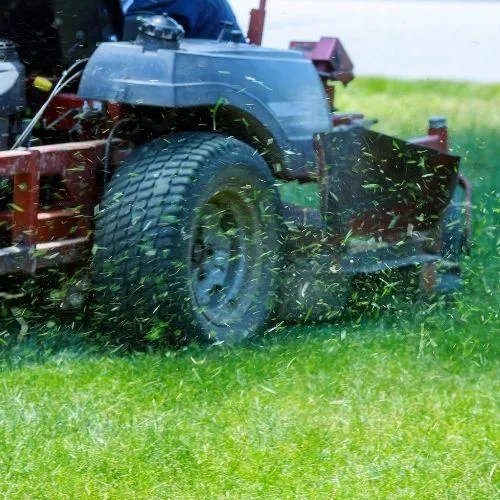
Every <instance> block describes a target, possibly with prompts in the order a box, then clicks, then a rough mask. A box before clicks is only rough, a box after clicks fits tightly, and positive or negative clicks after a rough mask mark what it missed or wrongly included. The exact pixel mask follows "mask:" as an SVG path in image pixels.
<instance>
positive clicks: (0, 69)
mask: <svg viewBox="0 0 500 500" xmlns="http://www.w3.org/2000/svg"><path fill="white" fill-rule="evenodd" d="M4 53H6V50H4ZM4 55H5V54H4ZM24 73H25V71H24V66H23V64H22V63H21V62H20V61H19V59H18V57H17V54H16V53H15V51H14V49H13V50H12V54H9V57H6V56H5V58H0V151H1V150H5V149H6V148H7V144H8V134H9V117H10V116H11V115H14V114H15V113H17V112H18V111H20V110H21V109H22V108H23V107H24V105H25V96H24V78H25V74H24Z"/></svg>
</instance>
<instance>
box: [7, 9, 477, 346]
mask: <svg viewBox="0 0 500 500" xmlns="http://www.w3.org/2000/svg"><path fill="white" fill-rule="evenodd" d="M0 15H1V17H0V36H1V37H2V39H1V40H0V150H1V151H0V195H1V196H0V198H1V199H0V244H1V248H0V273H1V274H2V275H4V276H5V277H9V276H15V275H24V276H32V275H35V274H37V273H38V272H40V270H42V269H44V268H60V269H61V270H74V269H79V270H80V271H82V270H83V271H84V272H85V273H87V274H88V276H89V280H90V281H91V283H92V293H89V297H88V300H92V303H93V305H94V307H93V309H94V310H95V314H96V317H98V319H99V321H101V322H103V323H104V325H105V327H108V328H112V329H113V330H115V331H119V332H128V333H127V334H128V335H132V336H137V337H140V338H144V337H145V336H147V335H148V332H150V331H151V330H152V329H155V328H156V329H158V327H159V328H160V329H161V331H162V332H164V333H165V334H171V335H176V336H181V337H184V338H189V339H204V340H210V341H218V342H238V341H241V340H243V339H245V338H247V337H249V336H252V335H255V334H257V333H259V332H262V331H264V330H265V329H266V328H267V327H268V326H269V324H270V322H271V323H273V322H274V323H276V322H282V321H287V322H289V321H291V322H293V321H306V320H308V319H314V320H316V321H328V320H330V319H331V318H332V317H334V316H335V314H338V312H339V311H341V310H342V309H343V308H344V307H345V305H346V303H347V301H348V300H349V297H350V290H351V285H352V281H353V279H354V278H355V277H359V276H367V275H371V274H376V273H380V272H384V271H386V270H388V269H409V268H412V269H415V270H416V272H417V273H418V276H419V283H420V288H421V290H422V291H423V292H425V293H429V294H433V293H441V292H442V293H451V292H454V291H456V290H457V289H459V287H460V286H461V277H460V257H461V253H462V252H463V251H465V249H466V248H467V244H468V241H469V237H470V217H471V214H470V207H471V204H470V196H471V192H470V187H469V184H468V183H467V181H466V179H465V178H464V177H463V176H462V175H461V174H460V172H459V163H460V159H459V158H458V157H456V156H453V155H451V154H449V151H448V130H447V124H446V120H445V119H443V118H432V119H431V120H430V124H429V131H428V135H427V136H425V137H421V138H416V139H412V140H409V141H405V140H401V139H397V138H393V137H389V136H386V135H384V134H381V133H378V132H375V131H373V130H371V127H372V125H373V124H374V120H368V119H366V118H365V117H364V116H363V115H362V114H360V113H340V112H338V110H337V109H336V107H335V92H334V89H335V84H344V85H347V84H348V83H349V82H350V81H351V80H352V79H353V78H354V74H353V65H352V62H351V60H350V59H349V56H348V54H347V52H346V50H345V49H344V47H343V45H342V43H341V42H340V40H338V39H337V38H332V37H324V38H321V40H320V41H319V42H305V41H296V42H292V43H291V44H290V50H275V49H269V48H263V47H262V46H261V42H262V34H263V29H264V23H265V15H266V1H265V0H261V2H260V7H259V8H257V9H254V10H253V11H252V14H251V22H250V29H249V32H248V37H247V40H246V41H247V42H248V43H243V41H242V39H244V37H242V34H241V33H240V32H239V31H236V30H233V29H232V27H231V26H229V25H228V23H227V22H224V20H221V21H222V23H221V36H220V37H219V39H218V40H195V39H187V38H185V37H184V29H183V27H182V25H180V24H179V23H178V22H177V21H176V20H175V19H174V18H172V17H169V16H168V14H164V15H155V14H150V13H149V14H148V13H143V14H141V15H137V14H134V16H128V17H123V15H122V13H121V10H120V8H119V3H118V2H116V4H115V3H114V2H109V1H108V2H102V1H99V0H95V1H88V2H79V1H76V0H51V1H43V2H42V1H39V0H33V1H26V0H16V1H12V2H10V3H9V5H8V6H5V7H1V9H0ZM292 185H293V186H297V185H298V187H296V190H298V191H299V192H300V190H301V189H308V190H310V188H311V186H312V187H313V191H314V192H315V193H316V194H317V197H316V200H317V203H316V205H315V206H308V207H306V206H304V205H301V204H297V203H295V204H294V203H293V200H291V199H289V197H288V198H287V195H286V193H287V189H286V188H287V187H289V186H292ZM460 190H462V191H463V192H464V193H465V202H464V203H459V202H458V201H457V200H458V194H459V191H460ZM462 198H463V196H461V199H462ZM462 208H463V210H462ZM68 272H69V271H68Z"/></svg>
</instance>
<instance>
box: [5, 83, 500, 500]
mask: <svg viewBox="0 0 500 500" xmlns="http://www.w3.org/2000/svg"><path fill="white" fill-rule="evenodd" d="M339 103H340V104H341V107H342V108H343V109H354V110H362V111H364V112H365V113H366V114H367V115H368V116H377V117H379V118H380V121H381V124H380V126H379V127H378V128H379V130H382V131H384V132H387V133H393V134H398V135H401V136H403V137H408V136H410V135H414V134H415V133H416V134H417V135H418V134H423V133H424V132H425V128H426V121H427V117H428V116H430V115H432V114H444V115H447V116H448V117H449V119H450V127H451V131H452V139H453V147H454V151H455V152H456V153H457V154H460V155H462V156H463V157H464V170H465V171H466V173H467V175H468V176H469V177H470V179H471V180H472V181H473V185H474V188H475V192H476V195H475V230H476V235H475V238H476V244H475V246H474V250H473V257H472V258H470V259H467V260H466V262H465V267H466V271H465V277H466V281H467V288H466V292H465V293H464V294H463V296H461V297H459V298H458V300H457V302H456V303H455V304H453V305H444V304H440V303H434V304H433V303H412V302H407V301H404V300H403V299H404V297H403V295H404V294H400V295H396V296H392V295H390V294H387V291H388V290H390V287H384V286H380V285H379V286H377V287H376V289H374V290H373V293H368V291H367V290H366V289H365V290H361V291H359V293H358V296H357V305H356V306H355V307H354V306H353V307H352V308H351V311H350V313H349V314H346V315H345V317H344V318H343V319H342V321H339V322H338V323H337V324H334V325H330V326H316V327H294V328H290V329H287V330H280V331H277V332H274V333H273V334H272V335H269V336H268V337H266V338H263V339H259V340H257V341H254V342H253V343H251V344H249V345H245V346H241V347H238V348H232V349H228V348H221V347H210V348H205V349H201V348H198V347H189V348H185V349H182V350H177V351H176V350H166V349H164V348H163V349H160V348H158V349H153V350H152V351H151V352H136V353H133V354H130V353H128V354H127V353H124V352H122V351H120V350H119V349H113V348H111V347H106V346H103V345H102V343H100V342H99V340H98V338H97V337H98V335H97V334H95V332H93V333H90V334H89V333H88V332H85V331H83V330H82V327H77V326H76V325H73V324H72V323H71V322H68V321H66V322H62V321H58V320H56V319H53V318H52V317H47V315H44V314H42V313H41V312H39V311H33V310H31V309H30V308H24V307H20V308H18V309H17V310H14V312H12V311H11V310H10V306H9V305H7V303H5V304H3V305H2V310H1V311H0V312H1V313H2V314H3V316H4V319H3V320H2V321H3V324H4V325H5V326H4V328H1V327H0V332H1V331H2V330H4V331H3V333H2V338H3V339H4V342H5V346H4V352H3V354H2V355H1V356H0V370H1V378H0V494H3V495H5V496H6V497H8V498H82V497H83V498H85V497H90V498H134V499H135V498H145V499H146V498H147V499H149V498H172V497H174V498H193V497H196V498H214V497H215V498H221V497H236V498H239V497H243V498H261V497H272V498H288V497H301V498H302V497H304V498H325V497H332V496H336V497H339V498H350V497H355V498H370V499H371V498H460V499H462V498H480V499H483V498H484V499H486V498H494V497H495V496H497V495H498V489H497V488H496V487H497V486H498V479H499V471H498V469H497V468H496V464H497V463H498V454H497V452H498V449H497V446H498V444H499V425H498V424H499V422H498V416H497V415H498V410H499V405H498V399H497V396H498V390H499V385H500V384H499V358H498V355H499V347H500V345H499V330H500V328H499V318H498V311H499V309H500V307H499V299H498V297H499V296H500V293H499V292H500V290H499V275H500V265H499V260H498V247H497V244H498V230H497V227H496V226H498V222H499V216H498V214H499V204H498V186H499V174H498V171H499V166H500V141H499V140H498V137H499V135H498V134H499V133H498V130H500V86H480V85H468V84H454V83H444V82H441V83H435V82H421V83H413V82H397V81H386V80H382V79H360V80H358V81H356V82H355V83H354V84H353V85H352V86H351V87H349V89H348V90H347V91H344V90H341V91H340V92H339ZM366 288H368V289H369V288H370V287H366ZM12 315H13V316H15V317H17V320H12V319H9V316H12ZM13 326H16V328H17V330H19V329H20V328H21V330H22V333H23V335H22V336H21V337H18V338H16V337H15V335H13V333H12V328H13Z"/></svg>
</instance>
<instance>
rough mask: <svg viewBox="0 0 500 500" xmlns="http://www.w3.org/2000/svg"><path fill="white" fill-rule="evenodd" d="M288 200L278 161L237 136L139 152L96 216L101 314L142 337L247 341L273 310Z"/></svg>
mask: <svg viewBox="0 0 500 500" xmlns="http://www.w3.org/2000/svg"><path fill="white" fill-rule="evenodd" d="M279 236H280V218H279V198H278V194H277V191H276V188H275V187H274V179H273V176H272V174H271V172H270V169H269V167H268V165H267V164H266V163H265V161H264V160H263V159H262V158H261V157H260V156H259V155H258V153H256V152H255V151H254V150H253V149H252V148H250V147H249V146H247V145H246V144H243V143H241V142H239V141H237V140H236V139H233V138H228V137H223V136H220V135H216V134H210V133H197V132H193V133H182V134H175V135H173V136H169V137H167V138H163V139H158V140H155V141H153V142H151V143H149V144H147V145H145V146H143V147H141V148H139V149H138V150H137V151H136V152H134V153H133V154H132V156H131V157H130V158H129V160H128V161H127V163H126V164H125V165H124V166H122V167H121V168H120V169H119V170H118V171H117V172H116V173H115V175H114V176H113V178H112V180H111V182H110V184H109V186H108V188H107V190H106V193H105V195H104V198H103V201H102V204H101V207H100V214H99V216H98V219H97V223H96V234H95V243H96V246H95V249H96V252H95V255H94V259H93V279H94V284H95V293H96V301H97V304H98V306H99V307H98V309H99V310H100V312H99V311H98V314H101V316H102V317H103V318H105V321H106V322H107V324H108V327H109V326H112V327H113V328H114V330H118V331H120V332H122V333H124V332H127V333H128V335H129V336H130V334H132V335H133V336H134V337H135V338H137V335H138V334H139V335H140V337H139V338H142V339H143V338H144V336H148V335H151V334H153V335H154V334H155V332H156V335H158V333H159V332H161V333H162V335H163V332H165V333H166V334H167V335H168V334H170V336H172V335H175V337H176V338H179V339H183V340H193V339H203V340H211V341H221V342H239V341H241V340H243V339H245V338H247V337H248V336H251V335H254V334H256V333H258V332H259V331H261V330H262V329H263V328H264V326H265V325H266V322H267V319H268V317H269V315H270V313H271V311H272V310H273V301H274V295H275V290H276V288H277V279H276V277H277V276H276V275H277V273H278V270H279V262H280V244H279V241H280V237H279Z"/></svg>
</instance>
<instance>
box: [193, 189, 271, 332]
mask: <svg viewBox="0 0 500 500" xmlns="http://www.w3.org/2000/svg"><path fill="white" fill-rule="evenodd" d="M194 236H195V238H194V244H193V246H192V251H191V283H192V289H193V294H194V298H195V301H196V305H197V309H198V311H199V312H200V313H201V314H203V315H204V316H205V318H206V319H207V320H208V321H209V322H210V323H211V324H215V325H218V326H229V325H230V324H232V323H234V322H236V321H238V320H239V319H241V318H242V316H243V315H244V314H245V313H246V312H247V311H248V308H249V307H250V304H251V302H252V297H253V296H254V294H255V290H256V289H257V288H258V284H259V275H260V274H261V273H260V270H259V254H260V253H261V250H259V249H262V244H261V243H262V241H261V238H260V235H259V223H258V212H257V208H256V207H255V206H254V205H253V204H252V203H248V201H246V200H245V199H244V198H243V197H242V195H241V193H239V192H238V191H236V190H226V191H224V192H218V193H217V194H216V195H215V196H213V197H212V198H211V199H210V200H209V201H208V202H207V203H205V205H204V206H203V207H202V209H201V210H200V212H199V214H198V217H197V223H196V227H195V232H194Z"/></svg>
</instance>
